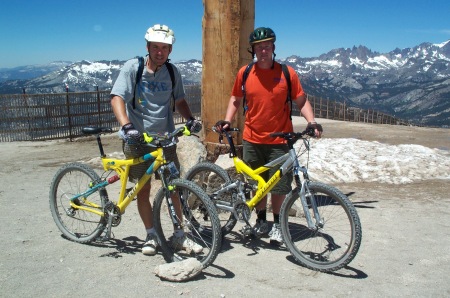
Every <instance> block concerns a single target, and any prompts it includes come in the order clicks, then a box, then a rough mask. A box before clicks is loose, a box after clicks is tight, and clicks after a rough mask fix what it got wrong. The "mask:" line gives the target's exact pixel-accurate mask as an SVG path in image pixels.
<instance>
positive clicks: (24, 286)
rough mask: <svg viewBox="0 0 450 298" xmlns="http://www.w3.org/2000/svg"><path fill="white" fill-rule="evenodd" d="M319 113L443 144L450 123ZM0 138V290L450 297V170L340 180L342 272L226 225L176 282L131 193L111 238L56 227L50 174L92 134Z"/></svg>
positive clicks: (362, 129) (362, 132)
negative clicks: (299, 259) (416, 176)
mask: <svg viewBox="0 0 450 298" xmlns="http://www.w3.org/2000/svg"><path fill="white" fill-rule="evenodd" d="M295 121H296V122H295V123H296V125H299V127H302V126H303V125H304V123H303V122H302V121H299V120H298V119H296V120H295ZM321 123H322V124H323V125H324V129H325V134H324V137H329V138H343V137H345V138H347V137H352V138H358V139H361V140H368V141H379V142H382V143H388V144H420V145H424V146H427V147H430V148H440V149H445V150H450V130H448V129H435V128H420V127H407V126H389V125H371V124H362V123H349V122H336V121H330V120H322V121H321ZM104 140H105V151H106V152H116V151H117V152H119V151H120V150H121V148H120V142H119V141H118V140H117V139H116V138H115V137H110V138H104ZM0 149H1V152H2V154H1V156H0V162H1V164H2V167H1V168H0V178H1V181H2V183H1V186H0V204H1V208H2V211H3V216H1V226H2V233H1V235H0V237H1V238H0V240H1V241H0V251H1V259H0V288H1V294H0V296H1V297H31V296H33V297H61V296H69V297H94V296H95V297H102V296H110V295H114V296H121V297H135V296H138V295H139V296H144V297H152V296H156V297H162V296H167V297H169V296H170V297H173V296H183V297H258V296H259V297H274V296H277V297H283V296H284V297H291V296H294V295H295V296H298V295H307V294H312V295H314V296H316V297H326V296H333V297H344V296H345V297H347V296H362V295H363V296H365V297H379V296H396V297H397V296H405V297H406V296H408V297H411V296H414V297H448V296H450V285H449V283H448V276H449V274H450V221H449V220H448V218H449V216H450V195H449V190H450V183H449V181H448V180H426V181H419V182H415V183H411V184H403V185H388V184H381V183H357V184H356V183H354V184H340V185H335V186H337V187H338V188H340V189H341V190H342V191H343V192H344V193H346V194H348V195H349V197H350V199H351V200H352V201H353V202H354V204H355V205H356V207H357V210H358V213H359V216H360V218H361V223H362V228H363V241H362V245H361V248H360V251H359V253H358V255H357V256H356V258H355V259H354V260H353V262H351V263H350V264H349V266H348V267H346V268H344V269H342V270H340V271H338V272H334V273H318V272H314V271H311V270H308V269H306V268H303V267H301V266H299V265H298V264H296V263H295V262H294V260H293V259H292V258H291V257H290V255H289V253H288V252H287V251H286V249H284V248H283V247H274V246H271V245H270V244H269V241H268V239H267V238H262V239H251V240H248V239H247V240H245V239H242V238H241V236H240V234H239V233H238V232H232V233H231V234H229V235H227V236H226V238H225V240H224V244H223V249H222V252H221V253H220V254H219V256H218V257H217V259H216V261H215V263H214V264H213V266H211V267H208V268H206V269H205V270H204V271H203V272H202V273H201V274H200V275H199V276H197V277H196V278H195V279H194V280H191V281H187V282H181V283H172V282H168V281H163V280H160V279H159V278H158V277H156V276H155V275H154V273H153V271H154V268H155V267H156V266H158V265H160V264H162V263H164V260H163V258H162V256H161V255H160V254H158V255H156V256H153V257H147V256H144V255H142V253H141V252H140V248H141V245H142V244H143V241H144V230H143V227H142V223H141V221H140V219H139V215H138V213H137V209H136V205H135V204H132V205H130V207H129V208H128V209H127V211H126V214H125V215H124V217H123V221H122V223H121V225H120V226H119V227H117V228H115V229H114V230H113V232H114V240H112V241H110V242H105V243H97V244H92V245H82V244H77V243H73V242H70V241H68V240H66V239H64V238H63V237H61V233H60V232H59V230H58V229H57V227H56V225H55V223H54V222H53V219H52V217H51V214H50V210H49V204H48V193H49V185H50V182H51V179H52V177H53V175H54V173H55V172H56V170H57V168H58V167H60V166H61V165H62V164H64V163H66V162H69V161H77V160H83V161H86V160H90V159H91V158H92V157H95V156H98V149H97V146H96V144H95V142H94V141H84V140H78V141H75V142H66V141H46V142H16V143H0ZM271 218H272V216H271V215H269V219H271ZM235 231H237V229H235Z"/></svg>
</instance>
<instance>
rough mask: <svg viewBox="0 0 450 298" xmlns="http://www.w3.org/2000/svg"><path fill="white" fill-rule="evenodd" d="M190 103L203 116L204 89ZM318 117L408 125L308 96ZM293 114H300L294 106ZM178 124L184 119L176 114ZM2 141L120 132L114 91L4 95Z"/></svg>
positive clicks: (190, 95) (193, 89)
mask: <svg viewBox="0 0 450 298" xmlns="http://www.w3.org/2000/svg"><path fill="white" fill-rule="evenodd" d="M185 91H186V100H187V101H188V103H189V106H190V108H191V110H192V113H193V114H194V116H195V117H201V88H200V86H199V85H189V86H188V85H186V86H185ZM308 99H309V101H310V102H311V105H312V107H313V109H314V114H315V116H316V117H317V118H327V119H334V120H341V121H352V122H366V123H377V124H394V125H399V124H407V123H406V122H405V121H402V120H401V119H397V118H395V117H392V116H391V115H387V114H384V113H380V112H377V111H374V110H364V109H359V108H353V107H349V106H347V105H346V104H345V102H344V103H341V102H336V101H332V100H328V99H322V98H320V97H316V96H308ZM293 107H294V108H293V113H292V115H300V111H299V110H298V108H297V107H296V105H295V104H294V105H293ZM174 118H175V119H174V120H175V123H176V124H179V123H183V121H184V120H183V118H182V117H181V116H180V115H179V114H178V113H175V114H174ZM0 119H1V122H0V142H12V141H35V140H51V139H65V138H67V139H70V140H72V139H73V138H77V137H80V136H81V135H82V133H81V129H82V127H84V126H89V125H93V126H105V127H111V128H113V129H116V130H117V129H118V126H119V124H118V122H117V120H116V118H115V116H114V114H113V112H112V108H111V104H110V91H92V92H65V93H58V94H13V95H0Z"/></svg>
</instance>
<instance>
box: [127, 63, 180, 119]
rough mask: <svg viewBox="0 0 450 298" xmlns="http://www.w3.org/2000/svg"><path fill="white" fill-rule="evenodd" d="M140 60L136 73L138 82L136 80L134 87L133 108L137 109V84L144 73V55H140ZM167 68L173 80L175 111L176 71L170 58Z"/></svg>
mask: <svg viewBox="0 0 450 298" xmlns="http://www.w3.org/2000/svg"><path fill="white" fill-rule="evenodd" d="M138 61H139V67H138V71H137V73H136V82H134V89H133V110H134V109H136V103H135V101H136V99H135V92H136V86H137V84H138V83H139V82H140V81H141V78H142V74H143V73H144V57H138ZM165 65H166V67H167V70H168V71H169V75H170V80H171V81H172V99H173V111H174V112H175V97H174V96H173V89H174V88H175V73H174V71H173V66H172V64H171V63H170V62H169V60H167V61H166V63H165Z"/></svg>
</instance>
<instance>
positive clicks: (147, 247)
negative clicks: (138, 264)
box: [142, 234, 159, 256]
mask: <svg viewBox="0 0 450 298" xmlns="http://www.w3.org/2000/svg"><path fill="white" fill-rule="evenodd" d="M158 246H159V244H158V240H157V239H156V235H154V234H147V239H145V243H144V246H143V247H142V253H143V254H144V255H147V256H153V255H155V254H156V252H157V250H158Z"/></svg>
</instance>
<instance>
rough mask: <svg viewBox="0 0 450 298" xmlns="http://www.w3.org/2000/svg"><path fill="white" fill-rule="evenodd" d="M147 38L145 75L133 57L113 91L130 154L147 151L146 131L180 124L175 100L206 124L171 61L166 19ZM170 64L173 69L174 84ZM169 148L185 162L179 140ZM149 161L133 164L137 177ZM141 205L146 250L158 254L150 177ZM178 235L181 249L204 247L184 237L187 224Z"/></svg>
mask: <svg viewBox="0 0 450 298" xmlns="http://www.w3.org/2000/svg"><path fill="white" fill-rule="evenodd" d="M145 40H146V42H147V51H148V55H147V56H146V57H145V59H144V69H143V73H142V78H141V79H140V80H139V82H138V83H137V84H136V78H137V72H138V68H139V61H138V59H137V58H135V59H131V60H128V61H127V62H126V63H125V64H124V66H123V67H122V69H121V71H120V74H119V76H118V77H117V80H116V82H115V83H114V86H113V89H112V91H111V105H112V109H113V112H114V115H115V116H116V118H117V120H118V122H119V124H120V125H121V127H122V128H121V130H120V131H119V135H120V136H121V138H122V139H123V150H124V153H125V156H126V157H127V158H134V157H139V156H142V155H144V154H145V153H148V151H149V148H148V147H145V146H141V145H140V140H141V138H142V134H143V133H144V132H153V133H165V132H172V131H173V130H175V125H174V120H173V115H172V113H173V111H172V106H171V104H172V102H173V101H174V104H175V107H176V108H177V110H178V112H179V113H180V114H181V116H183V117H184V118H185V119H186V120H192V121H193V122H194V123H193V125H192V128H191V132H198V131H200V129H201V124H200V122H198V121H197V120H195V119H194V117H192V113H191V110H190V108H189V106H188V104H187V102H186V100H185V93H184V87H183V81H182V79H181V75H180V73H179V71H178V69H177V68H176V67H175V66H174V65H172V64H171V65H168V58H169V54H170V53H171V52H172V45H173V44H174V43H175V35H174V33H173V31H172V30H171V29H169V28H168V27H167V26H166V25H159V24H157V25H154V26H152V27H150V28H149V29H148V30H147V32H146V34H145ZM166 62H167V63H166ZM168 67H171V68H172V69H173V78H174V82H173V84H172V78H171V75H170V72H169V69H168ZM172 86H173V88H172ZM172 97H173V99H172ZM164 154H165V157H166V159H167V160H170V161H173V162H175V165H176V166H177V168H178V169H179V168H180V164H179V161H178V157H177V154H176V146H171V147H168V148H164ZM148 167H149V163H143V164H140V165H137V166H133V167H131V169H130V178H131V179H132V181H137V180H138V179H139V178H140V177H141V176H142V175H143V174H144V172H145V170H146V169H147V168H148ZM137 206H138V211H139V215H140V216H141V219H142V221H143V223H144V226H145V229H146V231H147V238H146V241H145V244H144V246H143V248H142V252H143V253H144V254H145V255H154V254H156V252H157V247H158V242H157V240H156V234H155V230H154V228H153V211H152V206H151V203H150V182H149V183H148V184H147V185H145V186H144V187H143V188H142V189H141V191H140V192H139V193H138V195H137ZM173 239H174V243H173V244H174V245H175V246H176V247H177V248H179V249H184V250H188V251H194V252H196V253H199V252H201V251H202V247H201V246H200V245H198V244H197V243H195V242H193V241H192V240H190V239H189V238H187V237H185V235H184V231H183V230H175V231H174V237H173Z"/></svg>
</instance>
